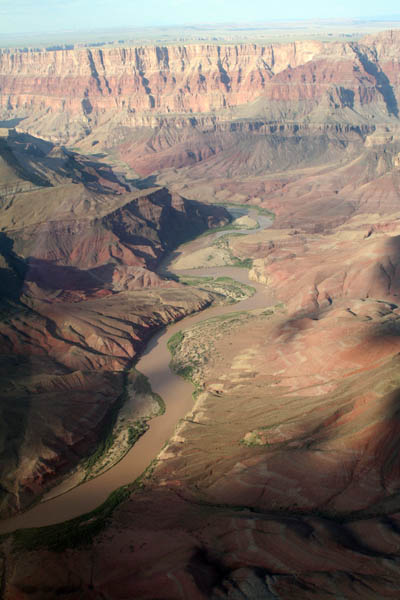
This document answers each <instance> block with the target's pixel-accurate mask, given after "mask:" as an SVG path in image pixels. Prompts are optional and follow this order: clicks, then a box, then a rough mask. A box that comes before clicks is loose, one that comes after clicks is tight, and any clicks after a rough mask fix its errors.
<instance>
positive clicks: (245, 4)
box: [0, 0, 400, 38]
mask: <svg viewBox="0 0 400 600" xmlns="http://www.w3.org/2000/svg"><path fill="white" fill-rule="evenodd" d="M398 15H400V8H399V4H398V0H396V2H395V1H394V0H381V1H380V2H377V1H376V0H362V1H361V0H334V1H333V2H322V1H321V0H302V1H301V2H299V1H298V0H279V1H276V0H275V1H274V2H271V0H269V1H268V0H246V1H244V0H0V38H1V34H10V33H22V32H37V33H48V32H57V31H82V30H93V29H103V28H107V29H111V28H136V27H147V26H154V27H155V26H164V25H184V24H188V25H191V24H200V23H201V24H204V23H228V22H230V23H233V22H236V23H237V22H243V23H251V22H252V23H256V22H266V21H270V20H274V19H282V20H286V19H310V18H317V19H347V18H357V17H363V18H374V17H377V18H378V17H386V16H391V17H393V16H398Z"/></svg>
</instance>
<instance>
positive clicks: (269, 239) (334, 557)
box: [0, 31, 400, 600]
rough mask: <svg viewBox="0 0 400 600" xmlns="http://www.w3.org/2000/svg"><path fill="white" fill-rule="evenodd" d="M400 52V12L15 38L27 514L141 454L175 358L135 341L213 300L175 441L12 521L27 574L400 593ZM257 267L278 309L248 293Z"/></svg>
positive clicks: (11, 92)
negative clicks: (291, 33) (142, 34)
mask: <svg viewBox="0 0 400 600" xmlns="http://www.w3.org/2000/svg"><path fill="white" fill-rule="evenodd" d="M399 57H400V32H399V31H386V32H382V33H381V34H378V35H376V36H366V37H364V38H362V39H360V40H359V41H352V42H348V43H347V42H332V43H328V42H319V41H310V42H308V41H304V40H303V41H300V42H294V43H290V44H285V43H283V44H270V45H265V46H261V45H258V44H250V43H246V44H237V45H232V44H223V45H213V44H189V45H171V46H165V47H161V46H160V47H157V46H156V47H153V46H143V47H126V48H107V49H105V48H104V49H103V48H101V49H100V48H96V47H93V48H81V49H77V50H58V51H43V52H36V51H28V52H23V51H18V50H8V49H3V50H1V51H0V107H1V108H0V118H1V119H2V121H1V122H0V127H1V128H2V129H1V130H0V133H1V136H0V175H1V180H0V215H1V220H0V226H1V232H0V261H1V262H0V282H1V286H2V298H1V321H0V336H1V357H0V358H1V372H2V377H1V389H2V403H1V410H2V424H3V425H2V433H1V444H2V455H1V456H2V457H1V473H2V475H1V489H0V492H1V505H0V510H1V515H2V517H3V518H6V517H10V516H11V515H17V514H19V513H22V514H23V511H24V510H25V509H26V508H28V507H29V506H32V505H33V504H35V503H37V502H39V501H40V498H41V496H42V495H43V494H44V493H45V492H47V493H50V494H51V491H50V490H51V488H52V487H54V486H55V485H56V484H57V483H60V482H62V481H63V478H64V477H65V476H66V475H68V474H71V473H73V472H75V473H78V475H79V477H80V479H79V482H82V481H83V480H84V479H85V478H90V477H93V476H94V475H96V474H98V473H97V472H93V471H91V470H90V469H88V468H87V462H86V461H87V460H88V457H89V456H92V457H94V458H93V463H94V465H96V461H97V463H98V464H99V461H100V463H101V461H102V460H103V461H105V460H106V458H107V453H111V452H112V447H110V446H109V442H108V441H107V440H110V439H112V437H113V436H114V438H115V436H117V438H118V435H120V436H122V438H121V439H124V443H123V444H122V445H123V448H122V449H120V450H119V452H120V454H119V455H118V456H117V457H116V456H115V455H114V458H113V460H114V462H116V461H117V460H119V459H120V458H121V456H122V454H123V453H125V452H126V451H127V450H128V449H129V448H128V446H129V444H128V441H127V440H128V434H127V431H128V428H127V423H126V422H125V421H121V420H118V419H120V417H118V415H120V416H121V414H123V415H124V417H123V418H124V419H128V420H129V418H130V419H131V420H130V421H129V427H131V429H132V428H134V427H138V425H137V423H138V419H139V420H140V419H141V421H140V423H141V425H140V427H142V429H140V432H139V430H138V431H137V433H138V435H139V433H140V434H143V432H144V430H145V429H146V428H147V427H148V424H149V423H150V428H151V418H152V417H153V418H154V417H155V415H156V414H158V413H159V411H160V410H161V407H162V404H159V402H160V401H159V400H157V396H156V395H155V394H157V393H158V392H159V390H158V387H157V378H158V379H160V378H161V379H162V378H163V377H164V375H163V370H162V369H166V368H167V366H166V365H165V366H163V367H162V369H158V370H157V368H155V367H152V369H153V370H152V369H151V368H150V370H149V371H148V372H146V371H145V375H146V376H148V378H149V382H150V384H151V385H152V386H153V390H152V391H151V390H150V389H149V387H148V383H147V384H146V385H144V384H143V380H142V379H140V377H142V376H140V374H139V375H138V373H137V372H135V371H134V369H133V366H134V364H136V361H137V360H138V358H139V356H141V355H143V353H144V352H145V348H146V344H148V343H149V340H150V339H151V336H152V335H154V333H155V332H156V331H158V330H160V329H161V328H162V327H164V326H166V325H168V324H169V323H172V322H176V321H180V320H181V319H183V318H184V317H186V316H187V315H189V314H191V313H194V312H199V311H202V314H199V315H196V317H195V318H194V320H192V321H190V322H188V325H185V324H184V322H183V323H182V328H180V325H179V324H175V325H174V329H173V330H172V331H171V334H172V333H174V337H172V338H171V340H170V343H169V348H170V351H171V365H170V366H171V368H172V369H173V370H174V371H175V372H176V373H177V374H180V375H181V376H183V377H184V378H185V379H187V380H188V381H190V382H191V383H192V385H193V386H194V398H193V400H192V399H191V398H190V396H189V397H188V398H187V399H186V400H185V402H186V404H185V406H186V409H185V410H187V411H188V412H187V414H186V415H185V416H184V417H183V418H182V419H181V420H180V421H178V422H177V423H176V427H175V430H174V431H173V432H172V433H170V434H169V435H171V437H170V438H169V440H168V442H167V443H166V445H165V446H164V447H163V448H162V449H161V450H160V451H159V453H158V454H157V456H156V458H155V460H154V461H153V462H152V464H150V465H147V466H148V468H147V470H146V471H145V472H144V473H143V474H142V475H141V476H140V477H139V478H136V475H137V474H135V476H132V480H130V481H129V479H128V483H127V485H125V486H124V487H123V488H121V489H120V490H117V491H116V492H114V494H112V495H111V496H110V498H109V499H108V500H106V501H105V502H104V504H103V505H101V506H100V507H98V508H95V510H94V511H92V512H89V513H87V514H86V515H80V516H75V515H74V516H75V518H74V519H73V520H71V521H69V522H67V523H60V524H55V525H51V526H49V527H42V528H38V529H25V530H19V531H16V532H15V533H14V534H12V535H4V536H3V537H2V538H1V554H0V561H1V565H2V569H1V570H2V573H3V576H2V577H3V580H2V588H1V589H2V593H3V597H4V598H5V599H7V600H17V599H18V600H22V599H24V600H25V599H26V600H28V599H31V598H32V599H33V598H40V599H46V598H49V599H50V598H54V597H56V596H60V597H65V598H68V599H70V600H75V599H76V600H77V599H78V598H88V599H91V598H93V599H94V598H110V599H113V600H114V599H115V600H117V599H120V598H121V599H122V598H126V597H132V598H148V599H149V600H150V599H152V600H154V599H156V598H158V599H160V600H166V599H170V600H177V599H182V600H183V599H186V598H190V599H199V600H200V599H206V598H212V599H213V600H217V599H221V598H225V599H231V600H239V599H247V600H251V599H255V598H265V599H271V600H272V599H282V600H286V599H287V600H288V599H289V598H296V599H299V600H311V598H315V597H318V599H321V600H324V599H325V598H326V599H328V598H332V597H342V598H346V600H347V599H349V600H351V599H352V598H354V599H356V598H360V597H362V598H365V599H366V600H369V599H370V600H376V599H377V598H379V599H380V598H382V599H383V598H396V597H398V595H399V592H400V572H399V564H400V563H399V548H400V538H399V514H400V513H399V511H400V496H399V493H398V490H399V482H400V479H399V478H400V469H399V460H398V448H399V419H398V404H397V400H398V395H399V378H398V360H399V352H400V335H399V333H400V332H399V316H400V313H399V301H398V297H399V294H400V280H399V274H400V260H399V240H400V204H399V198H400V135H399V133H400V127H399V123H400V121H399V103H400V58H399ZM235 207H236V208H235ZM227 209H229V211H230V212H228V210H227ZM235 211H236V212H235ZM238 211H239V212H238ZM240 211H242V212H240ZM252 211H254V212H252ZM248 213H250V215H251V219H253V220H251V219H249V220H248V222H249V223H253V226H254V219H255V220H256V221H257V220H259V222H260V224H261V223H262V222H263V221H262V219H270V218H271V213H273V215H274V220H273V223H272V224H271V223H270V226H269V227H267V228H264V227H260V228H259V229H257V230H252V229H249V230H248V231H247V232H244V231H243V230H242V229H241V228H240V227H241V225H240V223H242V224H243V223H246V220H244V221H243V220H242V221H241V220H240V219H239V220H238V221H237V220H235V219H236V218H237V217H238V216H239V215H240V214H243V215H244V214H248ZM242 226H243V225H242ZM221 227H222V228H223V229H222V231H221V232H218V233H210V232H209V231H208V230H209V229H213V228H216V229H217V230H219V228H221ZM205 232H207V233H210V235H205ZM238 266H241V267H242V272H243V274H244V275H243V277H242V278H241V279H242V280H243V281H247V275H246V273H248V278H249V279H248V284H249V285H251V283H252V281H253V282H254V283H255V285H256V286H257V289H258V290H264V292H261V294H263V295H262V303H261V306H259V305H257V306H255V307H252V305H251V304H249V307H247V308H245V309H241V307H240V304H239V305H238V306H237V309H236V308H235V307H232V306H230V307H229V308H228V307H225V306H224V304H226V303H230V302H232V301H237V300H238V299H240V298H239V296H240V294H239V292H238V291H237V289H238V288H236V290H235V292H232V286H233V284H232V283H231V281H230V282H227V281H225V282H222V281H220V282H218V276H221V275H223V274H224V273H226V274H229V273H231V275H234V273H235V271H234V270H233V271H229V269H230V268H233V267H235V268H236V267H238ZM191 267H196V270H193V269H192V270H189V271H188V270H187V269H190V268H191ZM224 269H227V271H226V272H225V271H224ZM246 269H247V271H246ZM213 278H214V279H213ZM240 293H242V292H240ZM246 293H247V292H246ZM232 294H233V295H232ZM235 294H236V295H235ZM260 297H261V296H258V298H260ZM212 304H214V305H215V304H219V305H220V306H219V307H218V309H217V312H216V314H215V316H212V315H213V313H212V312H207V311H212V310H214V309H213V308H211V309H210V308H209V307H210V306H211V305H212ZM244 306H245V307H246V306H247V305H244ZM225 308H226V311H225ZM164 336H167V337H168V330H167V332H166V333H164ZM157 340H158V338H155V341H154V342H153V344H155V345H157V343H158V342H157ZM151 344H152V342H150V345H149V346H147V349H148V351H149V354H148V356H151V352H152V349H151V348H152V346H151ZM153 347H154V346H153ZM145 357H146V354H145V355H144V358H145ZM140 364H141V363H140V362H139V363H138V366H140ZM139 370H140V369H139ZM140 382H142V383H141V385H139V384H140ZM185 385H186V386H187V384H185ZM143 386H144V387H143ZM185 389H186V388H185ZM182 393H183V392H182ZM185 393H188V392H185ZM189 394H190V392H189ZM127 398H129V402H127ZM140 402H145V404H146V407H145V408H146V410H147V412H146V410H144V412H143V406H142V405H141V406H140V407H139V404H140ZM127 406H129V407H130V408H129V411H130V412H125V413H122V412H121V411H123V410H125V411H126V410H127V408H126V407H127ZM124 407H125V409H124ZM139 409H140V410H139ZM167 411H168V406H167ZM131 413H132V414H131ZM130 414H131V416H130V417H129V415H130ZM124 422H125V425H124V424H123V423H124ZM117 426H118V427H120V428H121V429H120V430H118V431H119V432H120V433H118V434H117V432H116V430H117ZM124 432H125V433H124ZM125 434H126V437H125V438H124V437H123V436H124V435H125ZM145 438H146V433H144V435H143V436H142V437H141V440H145ZM118 439H119V438H118ZM131 441H132V440H131ZM131 445H132V444H131ZM99 448H100V449H102V452H101V453H98V454H99V455H97V454H96V452H97V451H98V449H99ZM132 451H133V452H134V451H135V445H133V450H132ZM91 464H92V463H91ZM104 464H105V463H104V462H103V463H101V467H100V468H99V472H104V469H105V468H107V466H106V467H105V466H104ZM120 464H121V463H120ZM84 465H86V467H85V466H84ZM110 466H111V465H108V467H110ZM92 467H93V465H92ZM92 467H91V468H92ZM74 469H75V471H74ZM109 473H112V466H111V468H110V470H109ZM100 477H101V476H100ZM93 481H94V482H95V481H96V479H94V480H93ZM98 481H100V478H99V479H98ZM124 483H125V482H124ZM77 489H79V488H77ZM61 498H62V496H61ZM65 498H67V495H66V496H65ZM40 506H46V504H42V505H41V504H39V507H40ZM48 506H49V507H50V506H51V500H50V501H49V504H48ZM91 508H92V507H91ZM49 510H50V508H49ZM26 514H28V513H26Z"/></svg>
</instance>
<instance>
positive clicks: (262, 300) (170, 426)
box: [0, 213, 271, 533]
mask: <svg viewBox="0 0 400 600" xmlns="http://www.w3.org/2000/svg"><path fill="white" fill-rule="evenodd" d="M242 214H243V213H242ZM250 215H251V216H252V217H253V218H255V219H257V221H258V224H259V228H261V229H265V228H267V227H269V226H270V224H271V219H269V218H268V217H265V216H255V215H253V214H251V213H250ZM233 216H234V217H236V216H238V215H237V214H234V215H233ZM259 230H260V229H257V230H241V231H240V232H241V233H246V234H248V233H253V232H254V231H259ZM224 233H225V232H220V233H216V234H214V235H212V236H209V237H207V238H198V239H197V240H193V242H190V245H189V244H187V245H186V246H185V250H186V251H187V250H189V251H190V250H194V249H197V248H198V247H199V245H200V246H201V245H203V246H204V245H206V244H207V245H210V243H211V241H212V240H213V239H215V237H217V236H219V235H224ZM178 252H179V250H178ZM174 255H176V252H175V253H174ZM177 273H178V271H177ZM179 274H185V275H195V276H216V277H218V276H221V275H224V276H227V277H232V278H233V279H236V280H237V281H241V282H242V283H249V279H248V272H247V270H246V269H242V268H238V267H214V268H205V269H193V270H185V271H179ZM250 283H251V285H252V286H253V287H254V288H255V289H256V293H255V294H254V295H253V296H252V297H251V298H247V299H246V300H243V301H242V302H240V303H237V304H234V305H232V306H231V307H228V306H212V307H210V308H208V309H206V310H205V311H202V312H200V313H196V314H194V315H192V316H188V317H186V318H184V319H183V320H181V321H178V322H177V323H174V324H173V325H170V326H168V327H166V328H164V329H163V330H161V331H160V332H159V333H157V334H156V335H154V337H153V338H152V339H151V340H150V342H149V343H148V345H147V347H146V350H145V352H144V353H143V355H142V356H141V358H140V360H139V361H138V363H137V365H136V367H137V369H138V370H139V371H141V372H142V373H144V374H145V375H146V376H147V377H148V378H149V380H150V383H151V387H152V389H153V391H154V392H156V393H158V394H159V395H160V396H161V397H162V398H163V400H164V402H165V406H166V411H165V413H164V414H163V415H160V416H158V417H155V418H153V419H152V420H151V421H150V422H149V425H150V426H149V429H148V431H147V432H146V433H145V434H144V435H143V436H142V437H141V438H140V439H139V440H138V441H137V442H136V444H135V445H134V446H133V447H132V448H131V449H130V450H129V452H128V453H127V454H126V455H125V456H124V458H122V460H120V461H119V462H118V463H117V464H116V465H115V466H114V467H112V468H111V469H109V470H108V471H106V472H105V473H103V474H101V475H99V476H98V477H96V478H95V479H92V480H90V481H87V482H85V483H83V484H81V485H78V486H76V487H73V488H72V489H68V487H67V488H66V485H68V482H70V481H71V480H69V479H67V480H66V482H64V483H62V484H60V485H59V486H56V487H55V488H53V490H51V491H50V492H49V493H47V494H46V495H45V496H44V497H43V500H42V501H41V502H40V503H39V504H37V505H36V506H35V507H33V508H31V509H29V510H27V511H26V512H24V513H22V514H21V515H18V516H15V517H11V518H9V519H4V520H3V521H0V533H8V532H11V531H14V530H16V529H21V528H27V527H42V526H45V525H53V524H55V523H59V522H62V521H66V520H68V519H72V518H74V517H77V516H79V515H82V514H84V513H87V512H89V511H91V510H93V509H94V508H96V507H97V506H99V505H100V504H102V503H103V502H104V501H105V500H106V499H107V497H108V496H109V495H110V493H111V492H112V491H114V490H115V489H117V488H119V487H120V486H123V485H125V484H128V483H131V482H132V481H134V480H135V479H136V478H137V477H139V475H141V474H142V473H143V471H144V470H145V469H146V467H147V466H148V465H149V464H150V462H151V461H152V460H153V459H154V458H155V457H156V456H157V455H158V454H159V452H160V451H161V449H162V447H163V446H164V444H165V442H166V441H167V440H168V439H169V438H170V437H171V436H172V434H173V433H174V430H175V427H176V424H177V423H178V421H179V420H180V419H181V418H182V417H184V416H185V415H186V414H187V413H188V412H189V411H190V410H191V409H192V407H193V399H192V392H193V386H192V385H191V384H190V383H188V382H187V381H185V380H184V379H182V378H181V377H178V376H177V375H175V374H174V373H173V372H172V371H171V370H170V369H169V366H168V365H169V362H170V359H171V356H170V353H169V351H168V348H167V342H168V340H169V338H170V337H171V336H172V335H173V334H174V333H176V332H177V331H180V330H181V329H185V328H188V327H190V326H192V325H193V324H194V323H197V322H199V321H202V320H205V319H209V318H210V317H215V316H217V315H221V314H227V313H229V312H235V311H237V310H250V309H255V308H263V307H265V306H267V305H268V304H270V303H271V302H270V300H271V299H270V296H269V293H268V291H267V289H266V288H265V286H263V285H260V284H257V283H255V282H253V281H252V282H250ZM69 486H71V483H69Z"/></svg>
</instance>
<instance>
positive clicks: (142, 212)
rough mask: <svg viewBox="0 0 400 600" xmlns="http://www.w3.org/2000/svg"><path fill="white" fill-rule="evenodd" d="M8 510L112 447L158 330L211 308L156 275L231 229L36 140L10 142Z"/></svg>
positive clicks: (4, 365)
mask: <svg viewBox="0 0 400 600" xmlns="http://www.w3.org/2000/svg"><path fill="white" fill-rule="evenodd" d="M0 180H1V183H0V217H1V226H2V232H1V233H0V289H1V298H0V311H1V318H0V396H1V401H0V415H1V418H0V440H1V441H0V453H1V456H2V459H1V468H0V471H1V480H2V488H1V490H0V513H1V514H7V513H8V512H13V511H18V510H21V509H23V508H25V507H26V506H27V505H29V503H31V502H32V501H33V500H34V499H35V498H36V497H37V496H38V495H40V494H41V493H43V491H44V490H45V489H46V488H47V487H49V485H51V484H52V483H53V482H54V480H55V479H57V477H59V476H60V475H61V474H63V473H66V472H68V470H69V469H71V467H72V466H73V465H76V464H77V463H78V462H79V461H81V459H82V458H85V457H87V455H88V454H90V453H91V452H93V450H94V449H95V448H96V447H97V446H98V443H99V440H101V439H104V431H105V429H107V427H108V426H109V424H110V419H111V421H112V418H113V417H112V415H113V411H115V410H116V405H117V404H118V402H120V400H121V394H123V393H125V392H126V389H127V388H126V387H124V375H123V371H125V370H126V369H127V368H128V367H129V366H130V364H131V362H132V360H133V359H134V357H135V356H136V354H137V353H138V352H139V351H140V350H141V349H142V347H143V344H144V342H145V341H146V340H147V339H148V338H149V336H150V335H151V333H152V332H153V331H154V330H155V329H157V328H159V327H161V326H163V325H165V324H168V323H170V322H171V321H175V320H178V319H180V318H182V317H183V316H185V315H186V314H188V313H191V312H193V311H195V310H201V309H202V308H204V307H205V306H207V305H208V304H209V303H210V301H211V297H210V296H209V294H207V293H201V292H200V293H197V292H193V290H191V289H187V288H183V286H181V285H180V284H178V283H176V282H174V281H166V280H163V279H161V278H160V277H159V276H158V275H157V274H156V273H155V272H154V271H153V270H152V269H153V268H154V266H155V264H156V263H157V261H158V260H159V259H160V257H161V256H162V255H163V254H164V253H165V251H167V250H169V249H171V248H172V247H174V246H175V245H176V244H177V243H178V242H179V240H181V239H182V236H184V237H186V239H187V237H190V236H191V235H196V234H198V233H200V232H201V231H204V230H205V229H207V227H208V226H212V225H221V224H224V223H226V222H227V220H228V218H227V213H226V211H225V210H224V209H223V208H221V207H206V206H202V205H200V204H199V203H197V202H193V201H190V200H186V199H185V198H183V197H181V196H180V195H178V194H174V193H172V194H171V193H170V192H169V191H168V190H167V189H165V188H151V189H147V190H142V191H140V190H136V191H133V192H130V191H128V190H127V189H126V188H127V186H126V184H125V183H124V182H122V181H119V180H118V178H117V177H116V175H115V174H114V173H113V171H112V170H111V169H109V168H108V167H106V165H104V164H101V163H99V162H96V161H93V160H90V159H87V158H85V157H84V156H81V155H78V154H75V153H68V152H65V151H63V150H62V149H60V148H56V147H53V145H52V144H51V143H46V142H43V140H38V139H34V138H32V137H31V136H27V135H21V134H15V133H14V134H13V135H11V136H10V137H9V138H7V139H2V140H0Z"/></svg>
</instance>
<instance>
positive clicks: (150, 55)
mask: <svg viewBox="0 0 400 600" xmlns="http://www.w3.org/2000/svg"><path fill="white" fill-rule="evenodd" d="M399 48H400V34H399V33H398V32H385V33H383V34H381V35H379V36H377V37H375V38H371V39H370V38H365V40H361V41H360V42H359V43H345V44H343V43H331V44H329V43H322V42H316V41H310V42H295V43H290V44H273V45H268V46H260V45H257V44H240V45H229V44H227V45H223V46H218V45H194V44H193V45H186V46H168V47H158V46H146V47H136V48H133V47H131V48H108V49H99V48H93V49H80V50H60V51H43V52H37V51H36V52H35V51H32V52H22V51H10V50H3V51H1V53H0V106H1V116H2V118H3V119H5V120H7V119H13V118H15V117H17V118H21V119H22V118H23V119H24V120H23V121H21V122H20V123H19V125H18V126H19V128H20V129H22V130H25V131H29V132H31V133H34V134H40V135H42V137H46V138H47V139H52V140H53V141H62V142H63V143H67V142H72V141H76V140H77V139H81V138H83V137H85V136H86V135H87V134H88V133H90V132H91V131H93V129H95V128H96V127H97V126H99V125H102V124H104V123H110V124H111V123H112V125H113V127H115V126H117V125H122V126H125V127H139V126H140V127H143V126H145V127H157V126H159V125H160V124H161V123H163V122H165V119H166V118H167V117H168V122H173V123H174V124H175V126H176V127H177V128H178V129H179V128H182V127H183V126H184V125H185V124H189V125H191V126H196V125H198V126H199V127H201V126H202V125H203V126H204V116H203V117H200V121H199V122H198V119H199V115H200V114H203V115H205V114H208V113H213V114H214V125H215V118H216V117H217V120H218V121H231V120H232V119H236V120H242V119H253V118H255V117H258V118H260V117H262V120H263V121H264V122H270V121H273V122H282V121H283V120H284V119H286V120H288V119H289V120H291V121H296V122H303V121H304V120H305V119H306V122H307V123H308V122H315V123H321V122H323V123H329V120H330V118H329V115H330V114H332V115H336V117H332V119H333V121H335V122H341V123H343V122H350V123H353V124H355V125H361V124H365V123H368V124H369V125H370V126H371V124H373V123H374V121H375V122H376V123H382V122H384V123H386V122H391V121H393V122H395V121H397V117H398V102H399V98H400V96H399V86H400V62H399V59H398V56H399ZM240 107H241V108H240ZM183 115H185V117H186V118H185V119H184V120H183V121H182V116H183ZM188 118H189V119H190V120H189V122H187V119H188ZM202 119H203V122H202ZM212 124H213V121H212V120H211V121H210V119H208V120H207V126H208V127H209V126H212Z"/></svg>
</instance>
